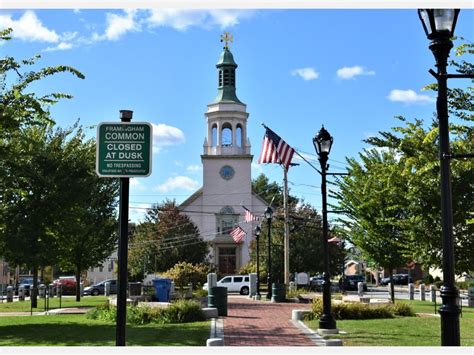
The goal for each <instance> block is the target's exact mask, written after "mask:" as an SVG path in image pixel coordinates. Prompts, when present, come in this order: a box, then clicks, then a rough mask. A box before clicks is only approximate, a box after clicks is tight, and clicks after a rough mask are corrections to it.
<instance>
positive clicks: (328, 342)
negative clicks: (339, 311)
mask: <svg viewBox="0 0 474 355" xmlns="http://www.w3.org/2000/svg"><path fill="white" fill-rule="evenodd" d="M291 323H293V325H294V326H295V327H297V328H298V329H300V330H301V331H302V332H303V334H305V335H306V336H307V337H308V338H309V339H310V340H311V341H312V342H313V343H315V344H316V346H342V345H343V344H342V340H341V339H324V337H322V336H320V335H319V334H318V333H317V332H315V331H314V330H312V329H310V328H308V327H307V326H306V324H304V323H303V322H302V321H300V320H293V319H292V320H291Z"/></svg>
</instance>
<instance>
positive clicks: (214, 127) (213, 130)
mask: <svg viewBox="0 0 474 355" xmlns="http://www.w3.org/2000/svg"><path fill="white" fill-rule="evenodd" d="M216 145H217V125H216V124H214V125H212V128H211V147H215V146H216Z"/></svg>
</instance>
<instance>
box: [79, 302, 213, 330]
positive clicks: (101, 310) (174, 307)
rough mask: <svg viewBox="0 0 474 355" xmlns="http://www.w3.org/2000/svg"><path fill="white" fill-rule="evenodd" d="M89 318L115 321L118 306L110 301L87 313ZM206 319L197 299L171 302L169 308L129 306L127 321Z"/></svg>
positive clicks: (175, 321) (190, 320) (158, 321)
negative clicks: (110, 303)
mask: <svg viewBox="0 0 474 355" xmlns="http://www.w3.org/2000/svg"><path fill="white" fill-rule="evenodd" d="M86 316H87V318H89V319H95V320H102V321H107V322H115V319H116V317H117V307H115V306H113V305H109V304H108V303H106V304H103V305H99V306H97V307H96V308H94V309H92V310H90V311H89V312H88V313H87V315H86ZM201 320H204V314H203V313H202V310H201V305H200V304H199V303H198V302H196V301H186V300H179V301H176V302H173V303H171V304H170V305H169V306H168V307H167V308H151V307H148V306H139V307H134V306H128V307H127V322H128V323H130V324H135V325H143V324H148V323H151V322H154V323H160V324H166V323H187V322H197V321H201Z"/></svg>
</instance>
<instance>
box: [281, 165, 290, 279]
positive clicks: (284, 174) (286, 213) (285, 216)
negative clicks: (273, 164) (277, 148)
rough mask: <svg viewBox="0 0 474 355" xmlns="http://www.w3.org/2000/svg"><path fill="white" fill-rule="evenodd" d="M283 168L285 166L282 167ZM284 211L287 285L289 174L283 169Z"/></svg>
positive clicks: (288, 269)
mask: <svg viewBox="0 0 474 355" xmlns="http://www.w3.org/2000/svg"><path fill="white" fill-rule="evenodd" d="M282 167H283V166H282ZM283 209H284V218H285V222H284V225H285V235H284V238H283V239H284V243H283V244H284V250H283V253H284V265H285V266H284V270H285V271H284V275H285V285H286V286H288V285H289V284H290V226H289V224H288V219H289V217H288V172H287V171H286V169H285V167H283Z"/></svg>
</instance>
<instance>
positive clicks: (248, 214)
mask: <svg viewBox="0 0 474 355" xmlns="http://www.w3.org/2000/svg"><path fill="white" fill-rule="evenodd" d="M242 208H243V209H244V210H245V222H247V223H252V221H258V220H259V218H258V217H257V216H255V215H254V214H253V213H252V212H250V210H249V209H248V208H247V207H245V206H242Z"/></svg>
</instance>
